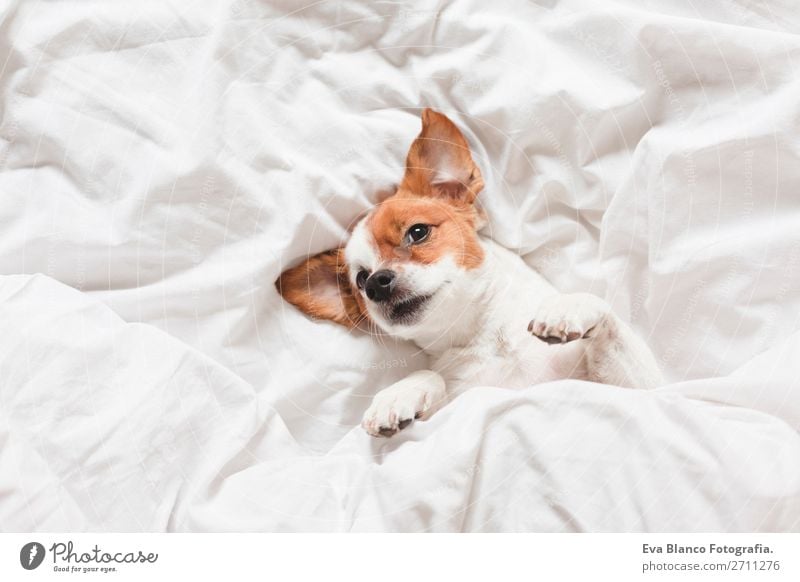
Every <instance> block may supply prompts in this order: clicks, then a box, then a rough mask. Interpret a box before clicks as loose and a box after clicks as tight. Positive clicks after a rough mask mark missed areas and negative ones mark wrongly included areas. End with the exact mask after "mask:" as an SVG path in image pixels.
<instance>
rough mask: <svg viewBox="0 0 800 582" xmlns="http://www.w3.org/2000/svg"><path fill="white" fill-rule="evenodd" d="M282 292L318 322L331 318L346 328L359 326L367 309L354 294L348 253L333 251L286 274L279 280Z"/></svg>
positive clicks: (311, 259)
mask: <svg viewBox="0 0 800 582" xmlns="http://www.w3.org/2000/svg"><path fill="white" fill-rule="evenodd" d="M275 288H276V289H277V290H278V293H280V294H281V296H282V297H283V298H284V299H286V301H288V302H289V303H291V304H292V305H294V306H295V307H297V308H298V309H299V310H300V311H302V312H303V313H305V314H306V315H310V316H311V317H313V318H314V319H327V320H330V321H334V322H336V323H339V324H341V325H344V326H345V327H349V328H354V327H357V326H358V325H359V324H360V323H361V322H362V321H363V320H364V319H365V318H366V310H365V308H364V305H363V303H362V302H360V301H359V299H358V297H357V296H356V294H355V293H354V292H353V287H352V285H351V284H350V280H349V277H348V274H347V264H346V263H345V261H344V250H343V249H342V248H341V247H340V248H338V249H331V250H329V251H325V252H323V253H319V254H318V255H314V256H313V257H309V258H307V259H306V260H305V261H303V262H302V263H300V264H299V265H297V266H296V267H293V268H291V269H288V270H287V271H284V272H283V273H281V276H280V277H279V278H278V280H277V281H275Z"/></svg>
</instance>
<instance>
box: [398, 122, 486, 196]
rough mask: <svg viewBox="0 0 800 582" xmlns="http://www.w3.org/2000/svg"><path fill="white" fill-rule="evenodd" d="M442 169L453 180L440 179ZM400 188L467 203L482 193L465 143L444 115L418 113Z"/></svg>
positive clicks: (480, 182)
mask: <svg viewBox="0 0 800 582" xmlns="http://www.w3.org/2000/svg"><path fill="white" fill-rule="evenodd" d="M444 169H447V170H449V172H448V173H452V174H453V177H452V178H448V179H443V178H441V177H440V176H439V174H440V172H441V171H442V170H444ZM442 180H444V181H442ZM400 189H401V190H406V191H410V192H414V193H416V194H418V195H420V196H438V197H441V198H443V199H450V200H459V201H462V202H467V203H472V202H474V201H475V198H476V196H477V195H478V193H480V191H481V190H483V177H482V176H481V171H480V169H478V166H476V165H475V162H474V161H473V160H472V155H471V153H470V150H469V145H468V144H467V140H466V139H465V138H464V135H463V134H462V133H461V131H459V129H458V128H457V127H456V125H455V124H454V123H453V122H452V121H450V119H449V118H448V117H447V116H445V115H443V114H441V113H438V112H436V111H433V110H432V109H425V110H424V111H423V112H422V131H420V133H419V135H418V136H417V138H416V139H415V140H414V142H413V143H412V144H411V147H410V148H409V150H408V155H407V156H406V173H405V176H404V177H403V181H402V182H401V184H400Z"/></svg>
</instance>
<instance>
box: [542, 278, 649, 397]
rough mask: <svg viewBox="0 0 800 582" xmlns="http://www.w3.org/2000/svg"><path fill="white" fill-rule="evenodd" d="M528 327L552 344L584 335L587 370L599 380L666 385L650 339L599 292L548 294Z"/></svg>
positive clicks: (634, 385) (637, 385)
mask: <svg viewBox="0 0 800 582" xmlns="http://www.w3.org/2000/svg"><path fill="white" fill-rule="evenodd" d="M528 331H530V332H531V333H532V334H533V335H535V336H536V337H538V338H539V339H540V340H542V341H544V342H547V343H550V344H556V343H559V344H560V343H566V342H571V341H575V340H580V339H584V340H585V345H586V351H585V361H586V368H587V371H588V374H589V380H592V381H594V382H601V383H603V384H612V385H615V386H626V387H629V388H654V387H656V386H659V385H661V384H662V383H663V378H662V376H661V372H660V370H659V368H658V364H657V363H656V359H655V357H654V356H653V353H652V352H651V351H650V349H649V348H648V347H647V345H646V344H645V343H644V341H642V339H641V338H640V337H639V336H637V335H636V334H635V333H634V331H633V330H632V329H631V328H630V327H628V326H627V325H626V324H625V322H623V321H622V320H621V319H620V318H619V317H617V316H616V315H614V314H613V313H612V312H611V308H610V307H609V305H608V304H607V303H606V302H605V301H603V300H602V299H600V298H599V297H597V296H595V295H590V294H588V293H573V294H564V295H553V296H551V297H547V298H546V299H544V300H543V301H542V303H541V305H540V306H539V309H538V310H537V312H536V316H535V317H534V318H533V320H532V321H531V322H530V324H529V325H528Z"/></svg>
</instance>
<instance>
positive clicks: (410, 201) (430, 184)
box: [367, 109, 483, 269]
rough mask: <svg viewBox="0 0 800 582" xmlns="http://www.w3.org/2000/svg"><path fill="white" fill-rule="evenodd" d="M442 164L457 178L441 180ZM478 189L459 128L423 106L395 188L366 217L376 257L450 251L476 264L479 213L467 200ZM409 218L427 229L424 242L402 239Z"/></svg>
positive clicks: (435, 256)
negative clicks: (417, 126)
mask: <svg viewBox="0 0 800 582" xmlns="http://www.w3.org/2000/svg"><path fill="white" fill-rule="evenodd" d="M443 170H446V172H445V173H446V174H453V175H455V176H460V177H462V178H463V179H462V180H452V179H446V180H444V181H441V180H442V172H443ZM482 189H483V178H482V177H481V172H480V170H479V169H478V167H477V166H476V165H475V162H473V161H472V155H471V154H470V151H469V145H468V144H467V140H466V139H465V138H464V136H463V134H462V133H461V132H460V131H459V130H458V128H457V127H456V126H455V124H454V123H453V122H452V121H450V120H449V119H448V118H447V117H446V116H444V115H442V114H441V113H437V112H436V111H433V110H431V109H425V110H424V111H423V112H422V131H420V134H419V135H418V136H417V138H416V139H415V140H414V143H412V144H411V147H410V149H409V151H408V156H407V158H406V171H405V175H404V176H403V180H402V182H401V183H400V187H399V188H398V190H397V193H396V194H395V195H394V196H392V197H390V198H388V199H387V200H385V201H384V202H383V203H382V204H381V205H380V206H379V207H378V208H377V209H376V210H375V212H374V213H373V214H372V216H370V218H369V223H368V225H367V226H368V227H369V229H370V230H371V232H372V235H373V237H374V238H375V242H376V244H377V246H378V253H379V254H380V256H381V258H382V259H383V260H386V261H391V260H397V259H410V260H412V261H417V262H420V263H426V264H428V263H433V262H435V261H438V260H439V259H441V258H442V257H443V256H445V255H447V254H452V255H454V258H455V260H456V263H457V264H459V265H461V266H462V267H464V268H465V269H473V268H475V267H477V266H479V265H480V264H481V263H482V262H483V248H482V247H481V245H480V242H479V239H478V235H477V232H476V231H477V224H478V222H479V219H480V216H479V211H478V209H477V208H476V207H475V206H474V204H473V203H474V201H475V197H476V196H477V195H478V193H479V192H480V191H481V190H482ZM414 224H428V225H431V226H433V230H432V232H431V234H430V236H429V237H428V239H427V240H425V241H424V242H421V243H419V244H415V245H408V244H407V242H406V241H404V237H405V234H406V232H407V231H408V229H409V228H410V227H411V226H412V225H414Z"/></svg>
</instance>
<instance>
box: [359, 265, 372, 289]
mask: <svg viewBox="0 0 800 582" xmlns="http://www.w3.org/2000/svg"><path fill="white" fill-rule="evenodd" d="M368 276H369V273H367V272H366V271H365V270H364V269H361V270H360V271H359V272H358V275H356V285H358V288H359V289H363V288H364V285H366V284H367V277H368Z"/></svg>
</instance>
